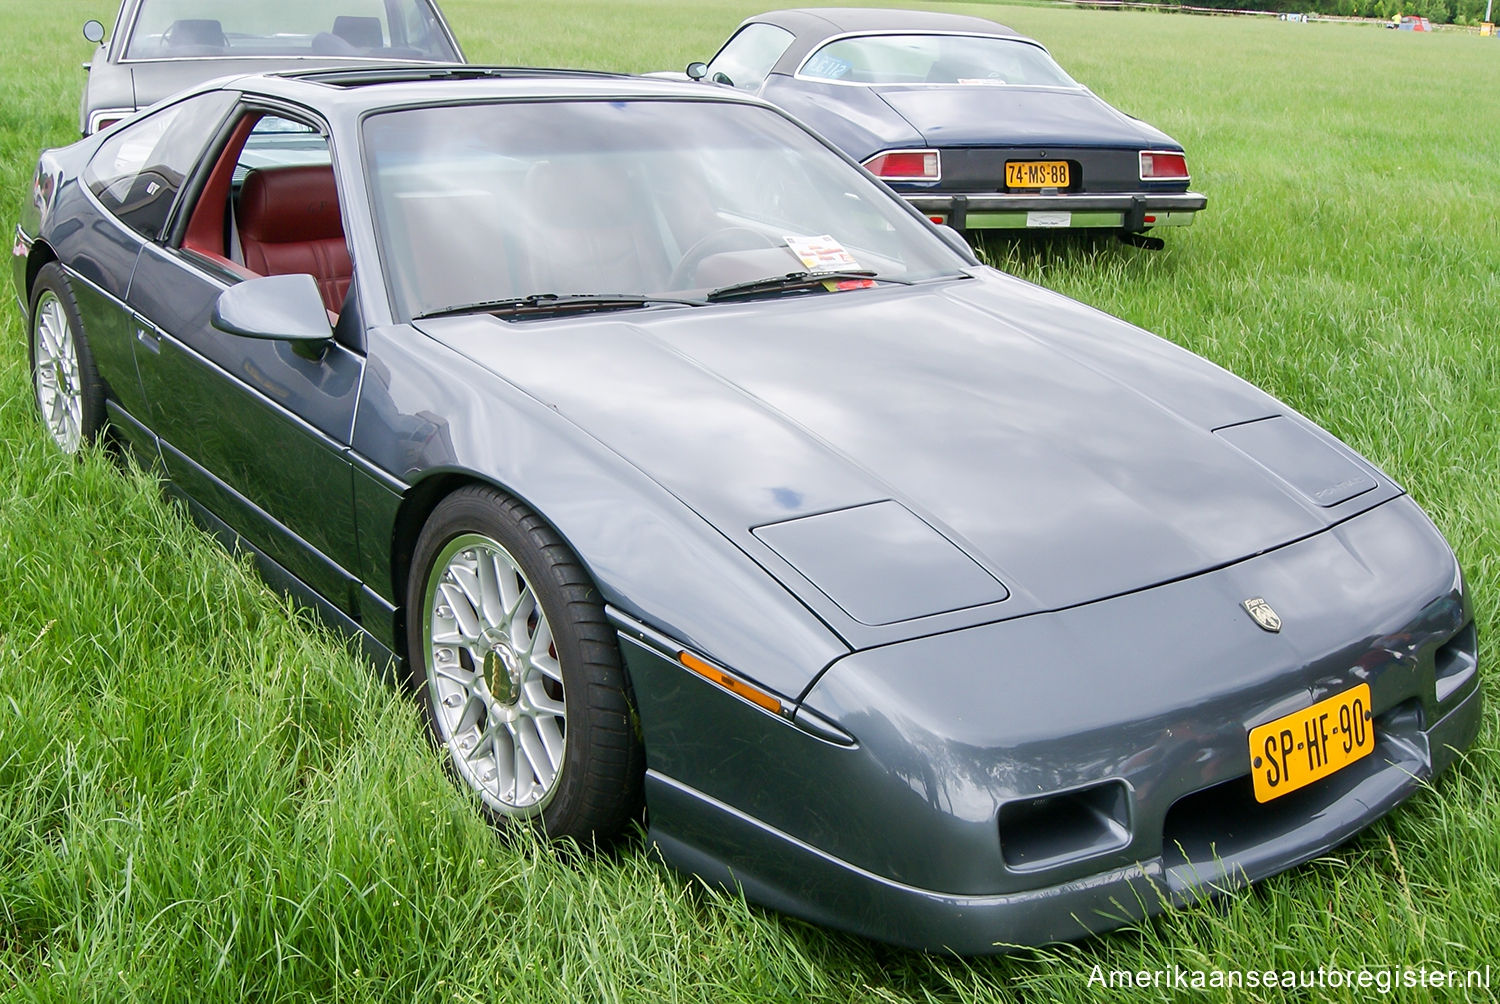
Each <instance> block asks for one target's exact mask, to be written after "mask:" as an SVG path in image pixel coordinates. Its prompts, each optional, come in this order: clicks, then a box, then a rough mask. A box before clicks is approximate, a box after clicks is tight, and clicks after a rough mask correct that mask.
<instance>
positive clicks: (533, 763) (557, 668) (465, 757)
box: [422, 533, 568, 815]
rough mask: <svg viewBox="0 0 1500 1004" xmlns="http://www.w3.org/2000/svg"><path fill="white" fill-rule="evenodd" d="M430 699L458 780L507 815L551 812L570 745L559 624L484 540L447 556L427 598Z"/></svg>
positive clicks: (450, 549)
mask: <svg viewBox="0 0 1500 1004" xmlns="http://www.w3.org/2000/svg"><path fill="white" fill-rule="evenodd" d="M422 612H423V615H424V618H425V620H424V630H423V634H424V635H426V637H427V638H428V639H429V646H428V652H429V654H430V655H429V662H428V666H429V674H428V678H427V687H428V691H429V693H428V699H429V700H430V701H431V703H432V707H433V711H434V717H435V719H436V724H437V729H438V735H439V736H440V737H441V739H442V741H443V742H444V743H446V744H447V746H448V750H449V753H450V754H451V756H452V758H453V765H454V767H455V769H456V770H457V771H458V774H459V776H460V777H462V778H463V779H464V781H466V782H467V783H468V784H469V786H470V787H471V788H473V789H474V790H475V791H476V792H478V793H479V797H480V798H481V799H483V801H484V802H485V804H486V805H488V806H489V807H490V808H491V809H493V810H495V811H496V812H500V813H504V814H507V815H523V814H530V813H533V812H535V811H537V810H539V809H542V808H545V807H546V805H547V803H548V802H549V801H551V799H552V796H553V795H554V794H555V793H556V791H557V780H558V774H559V771H560V770H561V768H562V764H563V751H564V750H565V749H566V747H567V741H568V737H567V728H568V706H567V703H566V702H565V701H564V699H563V677H562V667H561V665H559V663H558V659H557V646H556V644H555V643H554V642H553V640H552V626H551V625H550V624H548V622H547V615H546V613H545V612H544V611H543V610H542V608H541V605H540V604H538V603H537V599H536V591H535V589H533V588H532V585H531V583H530V581H528V580H527V578H526V574H525V573H524V572H523V571H521V566H520V565H519V564H517V563H516V559H515V558H513V557H511V554H510V552H509V551H507V550H506V549H505V548H504V547H502V546H501V545H500V543H499V542H498V541H495V540H492V539H491V538H489V537H487V536H485V535H483V534H478V533H466V534H462V535H460V536H458V537H455V538H453V540H451V541H450V542H449V543H448V544H447V546H446V547H444V548H443V550H442V551H441V552H439V554H438V557H437V560H436V562H435V563H434V566H433V572H432V574H431V575H430V576H429V577H428V581H427V589H426V590H425V595H424V598H423V604H422Z"/></svg>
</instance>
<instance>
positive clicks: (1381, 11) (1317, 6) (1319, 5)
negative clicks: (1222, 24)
mask: <svg viewBox="0 0 1500 1004" xmlns="http://www.w3.org/2000/svg"><path fill="white" fill-rule="evenodd" d="M1183 2H1184V3H1185V4H1187V5H1188V6H1192V7H1220V8H1224V9H1229V10H1274V11H1277V12H1285V13H1288V14H1328V15H1333V16H1337V17H1378V18H1383V19H1384V20H1387V21H1389V20H1390V19H1391V18H1392V17H1394V16H1395V15H1397V14H1417V15H1420V16H1422V17H1425V18H1426V19H1427V20H1429V21H1431V22H1432V23H1433V24H1479V23H1480V22H1481V21H1483V20H1484V5H1485V0H1183Z"/></svg>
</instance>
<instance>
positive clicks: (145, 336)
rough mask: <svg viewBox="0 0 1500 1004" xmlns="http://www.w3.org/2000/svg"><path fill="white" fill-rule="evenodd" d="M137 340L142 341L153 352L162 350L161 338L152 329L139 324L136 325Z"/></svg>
mask: <svg viewBox="0 0 1500 1004" xmlns="http://www.w3.org/2000/svg"><path fill="white" fill-rule="evenodd" d="M135 340H136V341H138V342H140V343H141V344H142V345H144V346H145V347H146V348H148V349H150V350H151V351H152V352H160V351H161V339H160V338H158V337H156V333H155V332H153V331H151V330H150V329H148V328H145V327H142V326H141V325H139V324H138V325H136V327H135Z"/></svg>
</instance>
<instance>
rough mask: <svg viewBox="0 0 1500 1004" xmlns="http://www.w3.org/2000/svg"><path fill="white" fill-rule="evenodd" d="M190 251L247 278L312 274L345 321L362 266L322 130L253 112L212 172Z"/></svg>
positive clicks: (186, 242) (196, 213) (190, 229)
mask: <svg viewBox="0 0 1500 1004" xmlns="http://www.w3.org/2000/svg"><path fill="white" fill-rule="evenodd" d="M182 247H183V250H185V251H188V252H192V253H193V254H194V255H196V256H197V257H198V258H199V259H200V260H203V259H206V260H207V261H208V262H209V263H211V264H213V265H214V266H216V267H217V268H218V269H219V270H220V271H221V272H226V273H231V274H233V275H235V276H238V277H240V278H251V277H255V276H266V275H296V274H306V275H311V276H312V277H313V278H314V279H315V280H316V281H317V283H318V289H319V291H320V292H321V293H322V295H323V302H324V306H325V307H327V309H328V312H329V314H330V316H331V317H333V316H337V315H338V313H339V312H340V310H341V309H342V307H343V302H344V297H345V295H346V294H347V293H348V291H349V286H350V283H351V282H352V280H353V275H354V266H353V262H352V260H351V259H350V256H349V248H348V243H347V241H346V240H345V237H344V224H343V214H342V212H341V211H340V205H339V196H338V188H337V185H336V183H335V180H334V173H333V165H332V162H331V159H330V157H329V152H328V141H327V139H326V138H325V137H324V136H323V134H322V132H321V131H320V130H319V129H317V128H315V127H313V126H312V125H309V124H308V123H305V122H302V121H298V120H296V119H291V118H285V117H282V116H280V115H275V114H269V113H266V114H263V113H260V112H257V111H252V112H250V113H248V114H247V115H246V116H245V117H244V118H242V119H241V120H240V121H239V123H238V124H237V125H236V126H235V128H234V130H233V132H232V133H231V135H230V138H229V141H228V142H227V144H226V145H225V147H224V150H223V151H222V152H221V153H220V154H219V157H218V160H217V161H216V163H215V164H214V167H213V170H212V171H211V172H210V173H209V176H208V179H207V181H206V182H205V184H204V186H203V192H202V195H201V196H200V197H199V200H198V205H197V206H196V207H195V208H194V210H193V214H192V216H191V218H190V219H189V221H188V224H187V228H186V231H185V233H184V236H183V241H182Z"/></svg>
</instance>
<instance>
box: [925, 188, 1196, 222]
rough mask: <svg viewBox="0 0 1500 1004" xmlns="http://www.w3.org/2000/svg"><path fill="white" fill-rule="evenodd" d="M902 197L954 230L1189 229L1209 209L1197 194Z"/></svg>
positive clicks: (1139, 193)
mask: <svg viewBox="0 0 1500 1004" xmlns="http://www.w3.org/2000/svg"><path fill="white" fill-rule="evenodd" d="M902 194H903V197H904V198H905V199H906V201H908V202H910V203H911V204H912V205H913V206H916V207H917V209H919V210H921V211H922V213H923V214H924V215H926V216H929V217H932V218H933V219H934V220H935V222H939V223H946V224H948V225H949V226H951V227H953V228H954V229H955V230H1012V229H1014V230H1024V229H1028V228H1030V229H1047V228H1059V229H1064V228H1085V227H1102V228H1106V229H1112V230H1127V231H1141V230H1145V229H1147V228H1149V227H1169V226H1188V225H1189V224H1191V223H1192V222H1193V215H1194V214H1195V213H1197V212H1198V211H1199V210H1201V209H1203V208H1204V207H1205V206H1207V205H1208V197H1207V196H1206V195H1202V194H1201V193H1198V192H1116V193H1107V194H1090V193H1086V192H1084V193H1068V194H1058V195H1039V194H1032V193H1026V194H1010V193H1006V192H978V193H973V194H941V195H939V194H925V193H924V194H917V193H902Z"/></svg>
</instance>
